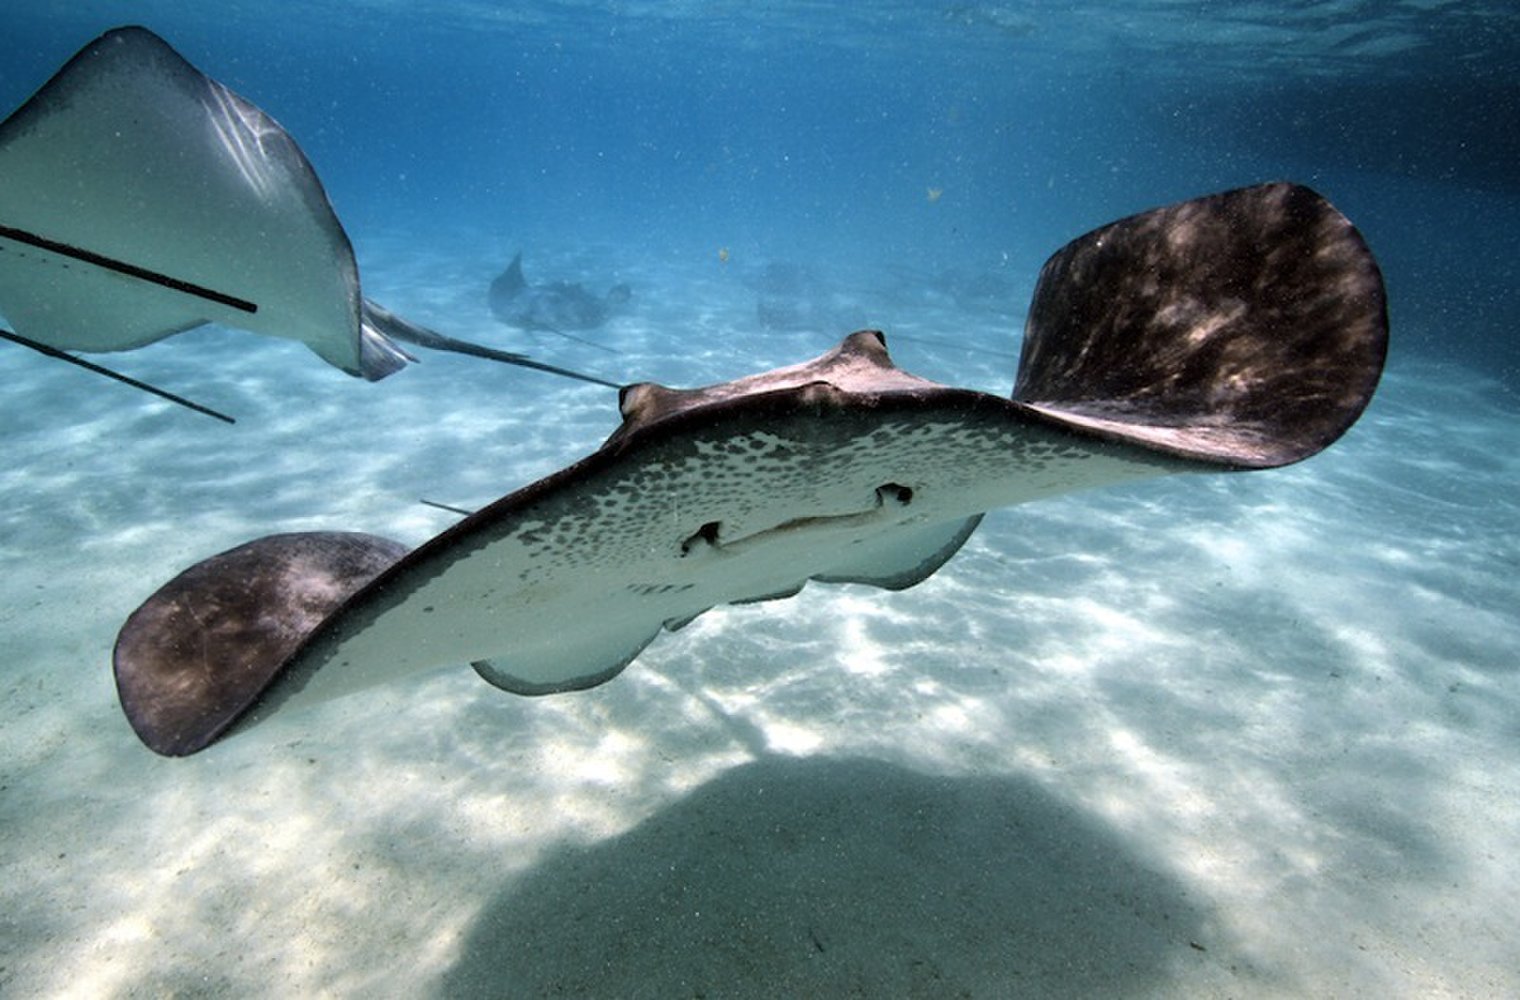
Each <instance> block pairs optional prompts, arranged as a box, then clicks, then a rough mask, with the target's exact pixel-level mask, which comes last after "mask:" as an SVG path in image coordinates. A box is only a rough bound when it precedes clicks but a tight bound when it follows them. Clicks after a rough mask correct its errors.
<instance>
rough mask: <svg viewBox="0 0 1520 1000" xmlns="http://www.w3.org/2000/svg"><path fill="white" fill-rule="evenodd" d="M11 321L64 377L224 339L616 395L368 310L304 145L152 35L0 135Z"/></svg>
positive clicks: (368, 370)
mask: <svg viewBox="0 0 1520 1000" xmlns="http://www.w3.org/2000/svg"><path fill="white" fill-rule="evenodd" d="M0 313H4V315H5V317H6V318H7V319H8V320H9V321H10V322H11V324H12V325H13V326H14V327H15V335H14V336H12V337H8V338H7V339H12V340H15V341H16V342H18V343H23V344H25V345H26V346H29V347H33V348H34V349H37V350H42V351H43V352H44V353H47V354H50V355H52V356H54V357H62V358H63V359H64V360H72V359H71V358H70V356H69V355H67V354H63V353H62V352H68V351H83V352H87V353H89V352H99V351H127V350H132V349H134V348H137V347H142V346H144V345H146V344H151V343H154V342H155V341H159V340H162V339H164V338H165V337H170V336H173V335H174V334H176V333H181V332H183V331H185V330H188V329H191V328H193V327H197V326H200V325H202V324H204V323H220V324H222V325H224V326H230V327H236V328H238V329H242V330H249V331H251V332H254V333H261V334H267V335H269V336H275V337H284V338H288V339H291V340H298V341H300V342H302V343H304V344H306V345H307V346H308V347H310V348H311V349H312V351H314V352H316V354H317V356H318V357H320V358H322V360H324V361H326V362H327V363H328V364H331V365H333V366H335V367H337V368H339V369H341V370H343V371H345V372H347V373H349V374H350V375H357V376H361V377H363V378H366V379H370V380H376V379H381V378H384V377H385V376H387V375H390V374H391V373H393V372H395V371H397V370H399V369H400V368H402V367H404V366H405V365H406V363H407V362H408V361H411V360H415V359H414V358H413V357H412V356H411V355H410V354H408V353H407V352H406V350H404V349H403V348H402V347H400V346H398V342H403V343H408V344H414V345H418V346H422V347H427V348H433V349H437V350H443V351H454V352H459V353H464V354H469V355H473V356H476V357H483V358H489V359H492V360H495V361H501V362H506V363H509V364H514V365H521V366H525V367H529V368H536V369H539V370H542V371H548V372H552V373H554V374H558V375H563V376H567V377H570V378H576V379H581V380H584V381H588V382H595V383H598V384H601V385H609V386H612V387H614V388H615V387H616V384H615V383H611V382H607V381H605V380H603V379H599V378H596V377H594V376H590V375H583V374H581V373H579V372H574V371H570V370H568V369H564V368H560V367H557V366H555V365H549V364H545V363H543V362H540V361H535V360H533V359H531V358H528V357H525V356H523V355H521V354H515V353H512V352H508V351H499V350H496V349H495V348H491V347H485V346H482V345H479V344H473V343H470V342H468V341H462V340H456V339H455V338H452V337H447V336H444V335H443V334H440V333H437V332H435V331H433V330H429V329H427V328H425V327H421V326H418V325H417V324H415V323H411V322H409V321H407V320H405V319H403V318H401V317H399V316H397V315H395V314H394V313H391V312H389V311H388V310H386V309H383V308H381V307H380V306H378V305H376V304H375V303H374V302H371V301H370V300H369V299H367V298H365V297H364V295H363V294H362V292H361V291H360V288H359V268H358V265H357V263H356V262H355V259H354V251H353V246H352V245H351V244H350V242H349V239H348V234H347V233H345V232H344V230H343V227H342V225H340V224H339V222H338V217H337V214H336V213H335V212H334V211H333V207H332V205H331V203H330V202H329V201H328V198H327V192H326V191H325V190H324V189H323V187H322V182H321V181H320V180H318V179H317V174H316V171H315V170H314V169H313V168H312V165H311V163H310V162H309V161H308V160H307V159H306V155H305V154H304V153H303V152H302V151H301V149H300V147H299V146H297V145H296V142H295V140H294V139H292V138H291V137H290V135H289V134H288V133H286V131H285V130H284V129H283V128H281V127H280V125H279V123H278V122H276V121H275V120H274V119H273V118H271V117H269V115H267V114H265V113H264V112H263V111H262V110H261V109H259V108H258V107H256V106H254V105H253V104H252V103H250V102H249V101H247V100H246V99H244V98H243V97H240V96H239V95H237V94H235V93H233V92H232V91H231V90H228V89H227V88H226V87H225V86H223V85H222V84H220V83H218V82H217V81H215V80H213V79H211V78H210V77H208V76H206V75H205V74H203V73H201V72H200V70H198V69H196V68H195V67H194V66H192V65H190V63H188V62H186V61H185V59H184V58H183V57H181V56H180V54H179V53H178V52H176V51H174V49H173V48H171V47H170V46H169V45H168V43H166V42H165V41H164V40H163V39H161V38H159V37H158V36H157V35H155V34H153V33H152V32H151V31H148V30H147V29H145V28H136V27H128V28H117V29H115V30H114V31H109V32H107V33H106V34H104V35H102V36H100V37H99V38H97V39H96V40H95V41H93V42H91V43H90V44H89V45H86V46H85V47H84V48H83V49H81V50H80V51H79V52H78V53H77V54H76V55H75V56H74V57H73V58H72V59H70V60H69V61H68V63H67V64H65V65H64V67H63V68H62V69H60V70H59V71H58V72H57V73H56V74H55V75H54V76H53V78H52V79H50V80H49V81H48V82H47V83H45V84H44V85H43V86H42V87H41V89H39V90H38V91H37V93H36V94H34V95H33V96H32V97H31V98H30V99H29V100H27V101H26V103H25V104H23V105H21V107H19V108H17V109H16V110H15V111H14V112H13V113H12V114H11V115H10V116H9V117H7V118H6V119H5V120H4V121H3V122H0ZM92 370H96V371H99V370H100V369H99V367H98V366H94V367H93V368H92ZM105 374H110V373H108V372H106V373H105ZM139 387H140V386H139ZM160 394H161V395H166V396H167V394H164V393H160ZM174 398H175V401H176V402H183V401H182V400H180V399H178V398H177V397H174Z"/></svg>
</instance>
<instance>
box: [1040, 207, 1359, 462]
mask: <svg viewBox="0 0 1520 1000" xmlns="http://www.w3.org/2000/svg"><path fill="white" fill-rule="evenodd" d="M1387 345H1388V313H1387V306H1386V299H1385V293H1384V288H1383V279H1382V274H1381V272H1380V271H1379V269H1378V266H1377V262H1376V261H1375V260H1374V258H1373V256H1372V252H1371V251H1370V250H1369V249H1368V247H1367V244H1366V242H1365V241H1364V240H1363V239H1362V236H1361V234H1360V233H1358V232H1357V230H1356V228H1355V227H1354V226H1353V225H1352V224H1351V222H1350V221H1349V220H1348V219H1347V218H1346V217H1345V216H1344V215H1342V214H1341V213H1340V212H1339V211H1337V210H1336V209H1335V207H1334V206H1332V205H1331V204H1330V203H1329V202H1328V201H1326V200H1325V199H1324V198H1323V197H1321V196H1320V195H1319V194H1317V193H1316V192H1314V191H1312V190H1311V189H1309V188H1307V187H1304V186H1302V185H1298V184H1289V183H1281V182H1279V183H1272V184H1262V185H1258V186H1256V187H1249V188H1241V189H1238V190H1235V191H1226V192H1224V193H1222V194H1215V195H1209V196H1207V197H1204V198H1197V199H1194V200H1192V201H1187V202H1182V203H1180V204H1176V205H1169V206H1166V207H1164V208H1158V209H1154V210H1152V211H1149V212H1144V213H1141V214H1139V215H1135V216H1131V217H1129V218H1127V219H1121V220H1119V221H1118V222H1114V223H1112V224H1110V225H1107V226H1104V227H1102V228H1101V229H1097V230H1094V231H1093V232H1091V233H1088V234H1087V235H1085V236H1082V237H1079V238H1078V239H1076V240H1073V241H1072V242H1071V243H1069V244H1067V245H1066V246H1065V247H1063V248H1062V249H1061V250H1059V251H1057V252H1056V254H1055V255H1053V256H1052V257H1051V258H1050V260H1049V261H1048V262H1046V264H1045V267H1044V269H1043V270H1042V271H1041V273H1040V281H1039V284H1038V286H1037V287H1036V289H1035V294H1034V300H1033V302H1032V303H1031V305H1030V311H1029V320H1028V326H1027V329H1026V331H1025V338H1024V349H1023V354H1022V356H1021V358H1020V362H1019V376H1018V382H1017V385H1016V386H1015V387H1014V399H1015V400H1017V401H1019V402H1020V403H1024V404H1027V405H1029V406H1031V407H1033V408H1034V409H1037V410H1039V411H1040V412H1042V413H1044V414H1046V415H1047V416H1051V417H1054V418H1056V419H1058V420H1066V421H1068V422H1070V423H1073V424H1076V425H1079V426H1083V427H1085V428H1087V429H1089V430H1094V431H1097V432H1098V433H1100V434H1104V435H1106V436H1110V437H1115V438H1122V439H1125V440H1132V441H1136V442H1139V443H1144V444H1146V445H1147V446H1149V447H1152V448H1158V449H1160V450H1163V451H1168V452H1171V453H1174V454H1179V455H1183V456H1186V457H1191V458H1201V459H1204V460H1209V461H1216V462H1222V463H1224V464H1229V465H1239V466H1247V467H1254V468H1266V467H1272V466H1279V465H1286V464H1288V463H1290V462H1296V461H1299V460H1301V459H1304V458H1308V457H1309V456H1311V455H1314V454H1316V453H1317V452H1319V451H1321V450H1322V449H1324V448H1325V447H1327V446H1328V445H1329V444H1331V443H1332V442H1333V441H1335V440H1336V439H1337V438H1339V437H1340V436H1341V435H1342V434H1343V433H1345V432H1346V430H1347V429H1349V428H1350V427H1351V425H1352V424H1353V423H1355V422H1356V420H1357V418H1358V417H1359V416H1360V415H1361V413H1362V411H1363V410H1364V409H1365V408H1366V406H1367V403H1368V402H1369V401H1370V400H1371V398H1372V393H1373V390H1374V389H1375V388H1376V387H1377V383H1378V378H1379V376H1380V375H1381V373H1382V370H1383V362H1384V358H1385V356H1386V354H1387Z"/></svg>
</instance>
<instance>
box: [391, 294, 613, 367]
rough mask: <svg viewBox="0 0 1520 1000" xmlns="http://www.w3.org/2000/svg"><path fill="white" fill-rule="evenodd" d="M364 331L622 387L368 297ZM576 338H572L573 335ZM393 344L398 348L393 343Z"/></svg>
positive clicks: (435, 348) (438, 349)
mask: <svg viewBox="0 0 1520 1000" xmlns="http://www.w3.org/2000/svg"><path fill="white" fill-rule="evenodd" d="M363 316H364V324H363V325H364V331H365V334H366V336H368V335H369V334H371V333H373V334H374V335H375V336H377V337H379V338H380V339H381V340H383V341H385V342H386V343H388V344H389V343H390V342H391V341H392V340H403V341H406V342H407V343H409V344H417V345H418V346H420V347H428V348H431V349H433V350H435V351H450V352H452V353H454V354H467V355H469V356H471V357H475V358H487V359H489V360H491V361H500V362H502V363H503V364H509V365H517V366H518V367H520V368H532V369H534V370H536V371H541V372H549V373H550V374H551V375H560V376H563V377H564V378H573V379H576V380H578V381H581V382H590V383H591V384H592V385H604V386H607V387H608V388H610V389H621V388H622V384H621V383H618V382H609V381H607V380H606V379H604V378H598V377H597V376H595V375H587V374H585V373H584V372H578V371H574V370H572V369H569V368H561V367H559V366H558V365H551V364H546V363H544V362H542V361H535V360H533V359H532V358H530V357H528V356H527V355H525V354H515V353H513V352H511V351H499V350H497V349H496V348H494V347H486V346H485V345H484V344H476V343H472V342H470V341H468V340H458V339H456V338H454V337H447V336H444V335H443V334H441V333H438V332H436V331H434V330H429V329H428V328H427V327H425V326H418V325H417V324H416V323H413V322H411V321H410V320H406V319H402V318H401V317H400V316H397V315H396V314H395V313H393V312H391V311H390V310H388V309H385V308H383V307H381V306H378V305H376V304H375V303H373V302H371V301H370V300H369V299H365V300H364V312H363ZM572 339H573V338H572ZM391 347H392V348H393V349H395V350H398V351H399V350H400V349H399V348H395V345H394V344H391Z"/></svg>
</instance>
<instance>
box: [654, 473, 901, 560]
mask: <svg viewBox="0 0 1520 1000" xmlns="http://www.w3.org/2000/svg"><path fill="white" fill-rule="evenodd" d="M912 502H913V488H912V487H911V486H903V485H902V484H901V483H883V484H882V485H880V486H878V487H876V490H875V494H874V498H873V500H872V501H871V502H870V503H869V504H868V505H867V506H866V507H865V508H864V509H862V510H857V511H851V512H849V513H847V514H812V515H808V516H806V517H794V518H791V519H790V520H787V521H782V522H781V523H780V524H778V525H775V526H774V527H770V528H764V529H762V530H760V531H752V532H750V533H749V534H747V535H738V536H736V537H730V536H729V535H727V534H725V533H724V530H723V522H722V521H708V522H707V523H706V524H704V525H702V526H701V527H700V528H698V529H697V530H696V531H694V532H693V533H692V534H691V535H689V536H688V537H687V538H686V539H685V540H684V541H683V542H681V558H682V559H687V558H691V557H700V556H701V555H703V554H704V553H705V554H714V553H722V554H724V555H740V554H742V553H743V552H744V551H745V550H747V549H750V548H752V547H754V546H756V545H762V544H765V543H766V542H770V541H773V540H775V539H777V538H780V537H782V536H785V535H796V534H799V533H802V532H808V533H814V532H833V531H838V530H841V529H843V530H853V529H858V528H862V527H867V526H870V525H871V524H872V523H873V522H876V521H879V520H881V519H882V517H883V516H884V515H888V514H891V513H895V512H897V511H901V510H903V509H904V508H906V507H907V506H908V505H909V504H911V503H912Z"/></svg>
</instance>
